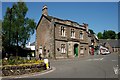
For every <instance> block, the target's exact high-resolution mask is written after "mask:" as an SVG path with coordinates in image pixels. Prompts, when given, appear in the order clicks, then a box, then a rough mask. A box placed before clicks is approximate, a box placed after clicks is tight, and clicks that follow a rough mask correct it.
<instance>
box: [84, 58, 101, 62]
mask: <svg viewBox="0 0 120 80" xmlns="http://www.w3.org/2000/svg"><path fill="white" fill-rule="evenodd" d="M101 60H103V58H94V59H88V60H86V61H101Z"/></svg>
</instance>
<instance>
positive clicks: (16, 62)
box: [0, 57, 46, 76]
mask: <svg viewBox="0 0 120 80" xmlns="http://www.w3.org/2000/svg"><path fill="white" fill-rule="evenodd" d="M0 69H1V70H2V76H11V75H22V74H28V73H33V72H40V71H42V70H46V64H45V63H44V61H43V60H36V59H32V60H27V59H23V58H21V57H10V58H9V59H3V60H2V66H0Z"/></svg>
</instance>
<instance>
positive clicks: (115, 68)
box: [113, 65, 119, 75]
mask: <svg viewBox="0 0 120 80" xmlns="http://www.w3.org/2000/svg"><path fill="white" fill-rule="evenodd" d="M113 69H114V73H115V74H116V75H118V72H119V69H118V65H117V66H116V67H113Z"/></svg>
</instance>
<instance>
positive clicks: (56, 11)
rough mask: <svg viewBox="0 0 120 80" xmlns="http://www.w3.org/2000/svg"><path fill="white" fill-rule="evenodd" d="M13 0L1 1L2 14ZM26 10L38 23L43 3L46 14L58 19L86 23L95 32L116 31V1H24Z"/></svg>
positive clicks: (33, 37) (28, 15) (32, 39)
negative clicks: (46, 9) (8, 0)
mask: <svg viewBox="0 0 120 80" xmlns="http://www.w3.org/2000/svg"><path fill="white" fill-rule="evenodd" d="M12 4H13V2H2V16H1V17H0V19H2V20H3V17H4V15H5V12H6V8H7V7H12ZM26 5H27V7H28V12H27V15H26V17H29V18H31V19H34V20H35V22H36V23H38V21H39V19H40V17H41V15H42V14H41V13H42V7H43V5H47V7H48V15H50V16H54V17H57V18H60V19H65V20H66V19H67V20H72V21H75V22H78V23H79V24H82V23H87V24H88V25H89V26H88V27H89V29H92V30H93V31H94V32H95V33H96V34H97V33H98V32H103V31H104V30H113V31H116V32H118V3H117V2H26ZM35 36H36V33H35V34H34V35H32V36H31V39H30V42H34V41H35Z"/></svg>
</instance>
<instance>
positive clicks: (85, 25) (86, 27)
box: [83, 23, 88, 31]
mask: <svg viewBox="0 0 120 80" xmlns="http://www.w3.org/2000/svg"><path fill="white" fill-rule="evenodd" d="M83 25H84V27H85V29H86V31H88V24H86V23H83Z"/></svg>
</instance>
